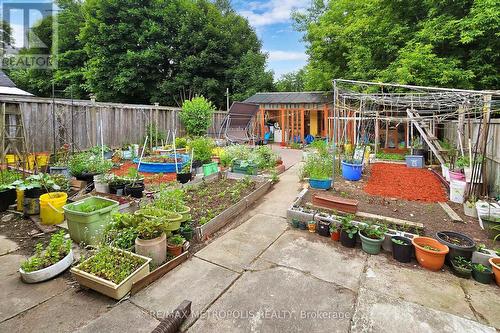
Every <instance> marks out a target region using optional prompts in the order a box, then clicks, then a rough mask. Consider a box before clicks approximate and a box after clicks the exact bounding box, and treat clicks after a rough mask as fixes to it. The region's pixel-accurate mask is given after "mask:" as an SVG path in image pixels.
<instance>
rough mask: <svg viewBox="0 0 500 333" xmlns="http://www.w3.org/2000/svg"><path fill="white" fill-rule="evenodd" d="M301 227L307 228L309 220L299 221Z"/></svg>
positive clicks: (301, 228) (302, 228)
mask: <svg viewBox="0 0 500 333" xmlns="http://www.w3.org/2000/svg"><path fill="white" fill-rule="evenodd" d="M299 229H300V230H307V222H305V221H299Z"/></svg>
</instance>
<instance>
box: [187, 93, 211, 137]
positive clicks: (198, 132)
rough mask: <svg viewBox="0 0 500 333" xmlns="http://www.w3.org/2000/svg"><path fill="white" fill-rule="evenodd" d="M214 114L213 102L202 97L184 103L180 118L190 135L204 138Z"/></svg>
mask: <svg viewBox="0 0 500 333" xmlns="http://www.w3.org/2000/svg"><path fill="white" fill-rule="evenodd" d="M214 112H215V107H214V106H213V104H212V102H210V101H209V100H207V99H206V98H205V97H203V96H201V97H195V98H193V99H192V100H187V101H184V103H183V104H182V110H181V112H180V113H179V117H180V118H181V121H182V124H183V125H184V127H185V128H186V132H187V134H188V135H192V136H202V135H205V134H207V130H208V128H209V127H210V125H211V124H212V116H213V114H214Z"/></svg>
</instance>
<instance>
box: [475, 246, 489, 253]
mask: <svg viewBox="0 0 500 333" xmlns="http://www.w3.org/2000/svg"><path fill="white" fill-rule="evenodd" d="M476 251H477V252H481V253H488V252H487V251H486V245H485V244H478V245H477V247H476Z"/></svg>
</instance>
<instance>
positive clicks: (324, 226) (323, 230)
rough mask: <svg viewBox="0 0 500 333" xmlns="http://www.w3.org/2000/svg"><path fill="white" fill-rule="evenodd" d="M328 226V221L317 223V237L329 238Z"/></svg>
mask: <svg viewBox="0 0 500 333" xmlns="http://www.w3.org/2000/svg"><path fill="white" fill-rule="evenodd" d="M330 224H331V223H330V222H328V221H318V223H317V225H316V229H317V231H318V235H320V236H323V237H330Z"/></svg>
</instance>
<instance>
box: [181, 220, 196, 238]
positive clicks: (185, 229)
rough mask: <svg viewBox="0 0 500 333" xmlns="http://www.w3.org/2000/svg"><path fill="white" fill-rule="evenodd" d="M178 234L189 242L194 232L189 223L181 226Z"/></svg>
mask: <svg viewBox="0 0 500 333" xmlns="http://www.w3.org/2000/svg"><path fill="white" fill-rule="evenodd" d="M179 232H180V234H181V236H182V237H184V239H185V240H187V241H190V240H191V239H193V233H194V230H193V228H192V227H191V225H189V223H184V224H182V225H181V228H180V229H179Z"/></svg>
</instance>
